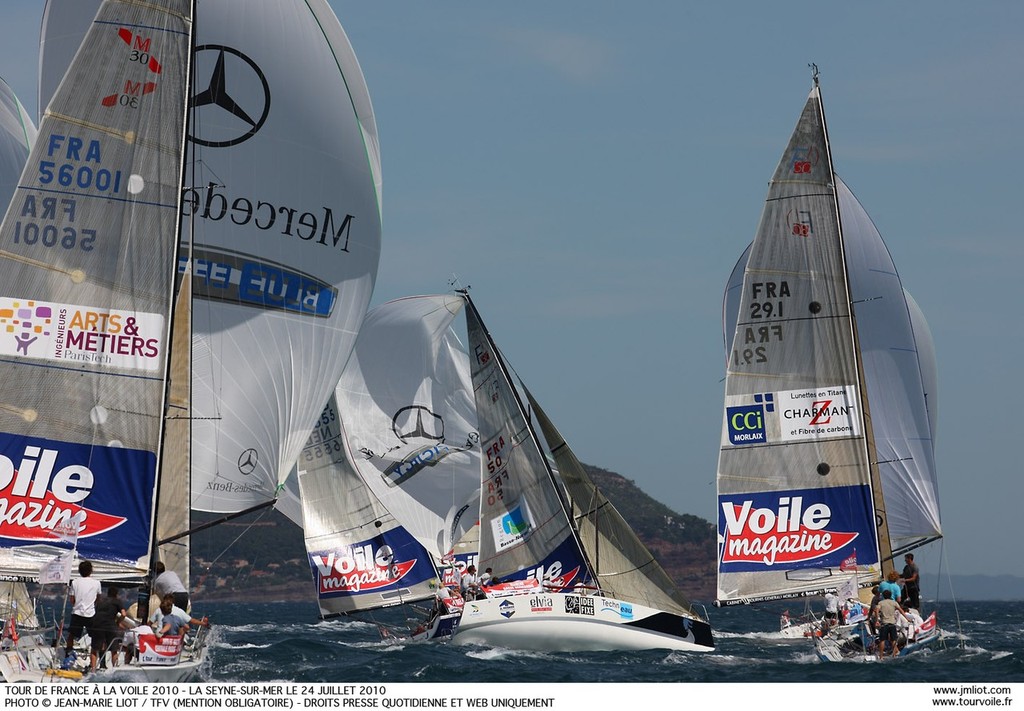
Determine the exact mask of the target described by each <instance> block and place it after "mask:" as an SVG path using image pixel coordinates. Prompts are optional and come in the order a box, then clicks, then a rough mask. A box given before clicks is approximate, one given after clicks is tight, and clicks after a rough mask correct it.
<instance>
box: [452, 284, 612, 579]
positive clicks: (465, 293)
mask: <svg viewBox="0 0 1024 711" xmlns="http://www.w3.org/2000/svg"><path fill="white" fill-rule="evenodd" d="M455 292H456V293H457V294H461V295H462V297H463V298H464V299H465V300H466V304H467V305H468V306H469V308H470V309H472V311H473V316H474V317H475V318H476V320H477V322H478V323H479V324H480V328H481V330H482V331H483V334H484V337H485V338H486V339H487V343H488V344H489V345H490V348H491V350H492V351H493V352H494V355H495V360H496V362H497V365H498V370H499V371H500V372H501V376H502V378H503V379H504V381H505V384H506V386H507V387H508V388H509V391H510V392H511V393H512V397H513V399H514V401H515V404H516V407H517V408H518V409H519V413H520V415H522V417H523V421H524V422H525V423H526V428H527V430H528V431H529V433H530V438H531V440H532V441H533V443H534V446H536V447H537V449H538V450H539V451H540V454H541V456H540V459H541V461H542V462H543V463H544V470H545V471H546V472H547V477H548V482H549V484H550V485H551V488H552V489H553V490H554V492H555V496H556V497H557V498H558V505H559V507H560V509H561V512H562V515H563V516H564V517H565V520H566V521H567V522H568V525H569V530H570V531H571V533H572V538H573V542H574V543H575V545H576V549H577V550H578V552H579V554H580V558H581V560H582V561H583V562H584V564H585V565H586V566H587V574H588V577H590V578H594V577H595V575H594V570H595V568H594V565H593V563H592V562H591V561H590V559H589V558H588V556H587V551H586V549H585V548H584V546H583V542H582V541H581V540H580V533H579V528H578V527H577V525H576V521H575V520H574V518H573V516H572V514H571V512H570V510H569V509H568V508H566V503H565V497H564V496H563V495H562V491H561V489H560V487H559V485H558V480H557V478H556V477H555V473H554V471H552V469H551V463H550V462H549V461H548V458H547V457H546V456H545V455H544V452H543V449H542V448H541V446H540V439H539V438H538V436H537V432H536V430H535V429H534V428H533V421H532V419H531V418H530V416H529V413H528V411H527V409H526V407H525V406H524V405H523V401H522V399H521V398H520V397H519V392H518V390H516V387H515V385H514V384H513V380H512V377H511V375H510V374H509V371H508V367H507V366H506V365H505V359H504V357H503V356H502V355H501V352H500V351H499V350H498V346H497V344H495V342H494V338H493V337H492V336H491V332H490V330H489V329H488V328H487V324H486V323H484V320H483V319H482V318H481V317H480V312H479V311H478V310H477V308H476V304H474V303H473V300H472V299H471V298H470V296H469V289H468V288H467V289H456V290H455ZM482 503H483V500H482V497H481V504H482Z"/></svg>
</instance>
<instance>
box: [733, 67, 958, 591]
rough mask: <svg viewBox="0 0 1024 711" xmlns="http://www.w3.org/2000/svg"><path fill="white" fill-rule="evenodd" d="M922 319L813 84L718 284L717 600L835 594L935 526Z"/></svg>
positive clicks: (930, 371) (930, 378) (930, 381)
mask: <svg viewBox="0 0 1024 711" xmlns="http://www.w3.org/2000/svg"><path fill="white" fill-rule="evenodd" d="M833 196H834V197H833ZM840 228H841V229H840ZM845 291H848V292H849V296H845V295H844V292H845ZM848 304H851V305H850V306H848ZM851 309H852V312H851ZM919 314H920V311H919V309H917V308H916V304H914V303H913V300H912V299H911V298H910V297H909V295H908V294H906V292H905V291H904V290H903V288H902V285H901V284H900V281H899V277H898V275H897V273H896V269H895V266H894V265H893V264H892V260H891V257H890V256H889V253H888V250H887V249H886V247H885V245H884V243H883V242H882V239H881V237H880V235H879V234H878V232H877V230H876V229H875V227H874V225H873V224H872V223H871V220H870V218H869V217H868V216H867V213H866V212H865V211H864V209H863V207H862V206H861V205H860V203H859V202H857V200H856V198H855V197H854V196H853V194H852V193H851V192H850V190H849V189H848V188H847V186H846V185H845V184H844V183H843V182H842V181H841V180H839V179H838V177H837V176H835V175H834V173H833V172H832V167H831V159H830V156H829V154H828V146H827V136H826V132H825V124H824V115H823V112H822V109H821V101H820V94H819V90H818V87H817V86H815V88H814V89H813V90H812V92H811V96H810V97H809V99H808V102H807V105H806V106H805V109H804V112H803V114H802V116H801V119H800V122H799V124H798V126H797V129H796V131H795V132H794V136H793V138H792V139H791V141H790V144H789V147H788V148H787V152H786V153H785V154H784V156H783V160H782V162H781V163H780V165H779V168H778V169H777V170H776V173H775V176H774V178H773V181H772V184H771V186H770V188H769V194H768V199H767V203H766V207H765V212H764V215H763V216H762V221H761V225H760V227H759V229H758V233H757V237H756V238H755V241H754V243H753V244H752V245H751V246H750V247H748V249H747V251H746V252H745V253H744V255H743V256H742V257H741V258H740V260H739V262H737V265H736V268H735V269H734V271H733V274H732V276H731V278H730V280H729V283H728V286H727V288H726V294H725V301H724V307H723V324H724V329H723V330H724V333H725V335H726V344H727V353H728V362H727V367H728V375H727V380H726V382H727V385H726V408H725V422H724V423H723V442H722V451H721V454H720V460H719V503H720V510H719V532H720V541H719V544H720V559H719V591H718V598H719V602H720V603H721V604H730V603H736V602H752V601H757V600H759V599H769V598H779V597H790V596H795V595H805V594H816V593H821V592H823V591H824V590H825V589H836V588H838V587H839V586H840V585H842V584H843V583H844V582H845V581H847V580H849V579H850V578H851V577H852V576H853V575H857V571H852V570H840V565H841V563H842V561H843V560H844V559H846V558H848V557H849V556H850V555H851V554H853V553H855V554H856V556H855V557H856V560H857V563H858V566H859V567H858V570H859V576H858V577H859V580H860V582H861V583H862V584H864V583H867V582H869V581H870V580H872V579H877V578H878V577H879V575H880V573H881V570H882V567H883V566H888V567H891V565H892V563H891V557H892V555H893V554H894V553H893V551H894V550H909V549H910V548H912V547H915V546H916V545H920V544H921V543H924V542H927V541H928V540H933V539H934V538H936V537H938V536H939V535H940V532H939V525H938V498H937V486H936V480H935V468H934V450H933V442H932V435H931V433H932V430H933V427H934V420H933V419H932V420H931V421H929V417H930V416H931V417H932V418H933V417H934V407H929V403H928V402H927V401H926V398H925V392H934V373H935V370H934V356H933V350H932V346H931V338H930V334H929V333H928V331H927V326H926V324H925V322H924V320H923V317H922V316H920V315H919ZM853 315H855V316H856V327H855V328H854V324H853V320H852V316H853ZM855 347H856V350H854V348H855ZM929 364H931V365H929ZM858 376H859V377H858ZM849 386H853V387H852V388H851V387H849ZM795 396H800V397H799V398H797V397H795ZM865 397H866V402H870V403H871V409H870V420H869V423H870V426H868V423H866V422H865V421H864V419H863V414H864V413H863V412H862V410H863V409H864V405H863V402H864V398H865ZM799 401H803V404H800V402H799ZM933 404H934V403H931V405H933ZM930 411H931V414H930ZM873 470H874V472H875V473H874V475H872V471H873ZM866 490H870V492H871V493H870V494H869V493H866ZM883 494H884V495H883ZM748 502H749V503H748ZM837 515H838V516H839V518H837ZM876 517H877V520H878V521H880V522H881V525H879V526H878V528H877V529H876V527H875V521H876ZM876 530H877V535H878V538H877V539H875V532H876ZM876 540H877V541H878V543H876ZM879 543H880V546H879V545H878V544H879Z"/></svg>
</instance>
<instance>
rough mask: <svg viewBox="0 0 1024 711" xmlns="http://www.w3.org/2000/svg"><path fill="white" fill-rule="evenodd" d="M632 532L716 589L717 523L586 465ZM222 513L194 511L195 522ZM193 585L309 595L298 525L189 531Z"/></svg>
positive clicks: (273, 520) (224, 594)
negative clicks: (675, 508)
mask: <svg viewBox="0 0 1024 711" xmlns="http://www.w3.org/2000/svg"><path fill="white" fill-rule="evenodd" d="M584 467H585V468H586V470H587V473H588V474H589V475H590V477H591V478H592V479H593V480H594V483H595V484H597V486H598V487H599V488H600V489H601V491H602V492H603V493H604V494H605V496H607V497H608V499H609V500H610V501H611V502H612V504H613V505H614V506H615V508H616V509H618V511H619V513H620V514H622V517H623V518H625V519H626V521H627V522H629V525H630V526H631V527H632V528H633V530H634V531H636V534H637V536H639V538H640V540H642V541H643V542H644V543H645V544H646V545H647V547H648V548H649V549H650V550H651V551H652V553H653V554H654V556H655V557H656V558H657V559H658V561H659V562H660V563H661V565H662V566H663V567H664V568H665V570H666V571H667V572H668V574H669V575H671V576H672V578H673V579H675V581H676V583H677V584H678V585H679V587H680V589H682V591H683V592H684V593H685V594H686V595H687V596H688V597H689V598H690V599H692V600H708V599H710V598H711V597H712V596H713V595H714V580H715V557H716V543H715V541H716V531H715V526H714V525H713V524H711V523H709V522H708V521H706V520H704V519H702V518H700V517H698V516H693V515H690V514H678V513H676V512H675V511H673V510H672V509H670V508H669V507H668V506H666V505H664V504H663V503H661V502H659V501H656V500H655V499H652V498H651V497H650V496H648V495H647V494H645V493H644V492H643V491H641V490H640V489H639V488H638V487H637V486H636V484H634V483H633V482H632V481H630V480H629V479H626V478H625V477H622V476H620V475H618V474H616V473H614V472H610V471H607V470H605V469H601V468H598V467H592V466H588V465H584ZM217 518H220V517H219V516H216V515H211V514H198V513H196V514H193V519H194V520H193V524H194V525H195V524H198V523H202V522H205V521H210V520H214V519H217ZM192 557H193V565H192V588H193V594H194V596H195V597H196V598H197V599H233V598H246V597H250V596H251V595H253V594H259V595H260V597H261V598H263V599H265V600H287V599H292V600H312V599H313V587H312V574H311V572H310V568H309V564H308V562H307V559H306V553H305V548H304V546H303V541H302V531H301V530H300V529H299V527H298V526H296V525H295V524H293V523H291V522H290V521H289V520H288V519H286V518H285V517H284V516H282V515H281V514H279V513H277V512H276V511H270V512H264V513H262V514H251V515H249V516H246V517H243V518H240V519H236V520H234V521H232V522H229V523H223V524H219V525H217V526H214V527H212V528H209V529H207V530H205V531H201V532H199V533H197V534H196V535H195V536H193V537H192Z"/></svg>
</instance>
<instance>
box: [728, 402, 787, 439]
mask: <svg viewBox="0 0 1024 711" xmlns="http://www.w3.org/2000/svg"><path fill="white" fill-rule="evenodd" d="M754 403H755V404H753V405H740V406H738V407H727V408H725V421H726V427H727V428H728V432H729V442H731V443H732V444H736V445H742V444H764V443H765V442H767V441H768V439H767V435H766V433H765V422H764V418H765V413H766V412H775V400H774V395H772V393H764V394H757V395H754Z"/></svg>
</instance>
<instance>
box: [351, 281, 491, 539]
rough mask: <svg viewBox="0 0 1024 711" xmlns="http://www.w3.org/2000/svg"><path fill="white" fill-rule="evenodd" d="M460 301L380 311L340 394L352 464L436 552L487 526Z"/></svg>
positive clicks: (396, 304) (429, 300)
mask: <svg viewBox="0 0 1024 711" xmlns="http://www.w3.org/2000/svg"><path fill="white" fill-rule="evenodd" d="M464 306H465V300H464V299H463V298H462V297H460V296H456V295H443V296H417V297H409V298H404V299H397V300H394V301H389V302H387V303H385V304H381V305H380V306H377V307H375V308H374V309H371V311H370V312H369V314H367V317H366V321H365V322H364V324H363V327H362V329H361V330H360V333H359V339H358V342H357V344H356V349H355V351H354V354H353V357H352V359H351V360H350V362H349V365H348V367H347V368H346V369H345V373H344V375H343V376H342V378H341V380H340V382H339V383H338V388H337V398H338V407H339V412H340V413H341V417H342V420H343V424H344V432H345V436H346V438H347V440H348V444H349V448H350V450H351V452H352V463H353V464H354V465H355V466H356V468H357V469H358V470H359V472H360V474H361V475H362V478H363V480H364V481H365V482H366V485H367V486H368V487H369V488H370V490H371V491H372V492H373V493H374V495H375V496H376V497H377V498H378V499H379V500H380V502H381V503H382V504H383V505H384V506H385V507H386V508H387V510H388V511H390V512H391V513H392V514H394V516H395V518H397V519H398V520H399V521H400V522H401V523H402V525H403V526H404V527H405V528H406V529H407V530H408V531H409V532H410V533H411V534H412V535H413V536H414V537H415V538H416V539H417V540H418V541H419V542H420V543H421V544H422V545H423V547H424V548H426V549H427V550H428V551H430V552H431V553H432V554H434V555H435V556H437V557H440V556H443V555H445V554H446V553H448V552H449V551H450V550H451V549H452V547H453V546H454V545H455V543H457V542H458V540H459V539H460V538H462V536H463V535H464V534H465V533H466V531H468V530H469V529H470V528H471V527H472V526H473V525H474V524H475V523H476V520H477V513H478V510H477V509H478V505H477V500H478V497H479V493H480V468H481V464H480V444H479V437H478V435H477V421H476V406H475V403H474V399H473V386H472V381H471V379H470V373H469V356H468V355H467V353H466V350H465V348H466V346H465V345H464V344H465V342H464V341H463V340H461V339H462V338H464V335H461V337H460V332H457V331H456V328H459V329H460V330H461V334H464V333H465V325H464V324H465V320H464V317H463V309H464Z"/></svg>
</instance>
